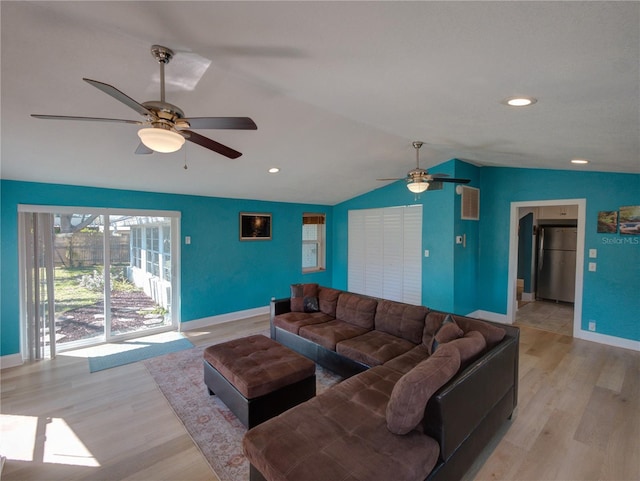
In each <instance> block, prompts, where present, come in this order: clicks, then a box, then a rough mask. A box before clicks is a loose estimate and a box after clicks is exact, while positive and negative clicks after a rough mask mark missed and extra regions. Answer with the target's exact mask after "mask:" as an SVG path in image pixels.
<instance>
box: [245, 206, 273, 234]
mask: <svg viewBox="0 0 640 481" xmlns="http://www.w3.org/2000/svg"><path fill="white" fill-rule="evenodd" d="M240 240H271V214H263V213H256V212H240Z"/></svg>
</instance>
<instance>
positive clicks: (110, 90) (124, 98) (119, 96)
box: [82, 78, 156, 118]
mask: <svg viewBox="0 0 640 481" xmlns="http://www.w3.org/2000/svg"><path fill="white" fill-rule="evenodd" d="M82 80H84V81H85V82H87V83H88V84H90V85H93V86H94V87H95V88H97V89H100V90H102V91H103V92H104V93H106V94H107V95H110V96H111V97H113V98H114V99H116V100H118V101H120V102H122V103H123V104H125V105H126V106H127V107H130V108H132V109H133V110H135V111H136V112H138V113H139V114H140V115H149V116H151V117H154V118H155V116H156V115H155V114H154V113H153V112H152V111H151V110H149V109H148V108H146V107H145V106H144V105H142V104H139V103H138V102H136V101H135V100H133V99H132V98H131V97H129V96H128V95H127V94H125V93H122V92H120V90H118V89H117V88H115V87H114V86H112V85H109V84H106V83H103V82H98V81H97V80H91V79H88V78H83V79H82Z"/></svg>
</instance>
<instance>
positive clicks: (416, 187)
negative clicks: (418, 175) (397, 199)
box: [407, 181, 429, 194]
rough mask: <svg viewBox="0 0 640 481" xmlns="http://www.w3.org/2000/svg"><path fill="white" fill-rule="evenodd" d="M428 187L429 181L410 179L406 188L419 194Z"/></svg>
mask: <svg viewBox="0 0 640 481" xmlns="http://www.w3.org/2000/svg"><path fill="white" fill-rule="evenodd" d="M428 188H429V182H424V181H411V182H409V183H408V184H407V189H409V190H410V191H411V192H413V193H414V194H421V193H422V192H424V191H425V190H427V189H428Z"/></svg>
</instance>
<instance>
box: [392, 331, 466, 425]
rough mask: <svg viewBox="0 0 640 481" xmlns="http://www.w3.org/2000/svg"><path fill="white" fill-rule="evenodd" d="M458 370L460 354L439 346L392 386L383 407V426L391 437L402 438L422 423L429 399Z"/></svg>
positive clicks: (452, 348) (450, 347)
mask: <svg viewBox="0 0 640 481" xmlns="http://www.w3.org/2000/svg"><path fill="white" fill-rule="evenodd" d="M459 368H460V353H459V352H458V349H456V348H455V347H454V346H452V345H451V344H450V343H447V344H443V345H442V346H440V348H439V349H438V350H437V351H436V352H435V353H434V354H432V355H431V357H429V358H428V359H426V360H425V361H422V362H421V363H420V364H418V365H417V366H416V367H414V368H413V369H412V370H411V371H409V372H408V373H406V374H404V375H403V376H402V377H401V378H400V380H399V381H398V382H397V383H396V385H395V386H394V388H393V392H392V393H391V398H390V399H389V403H388V404H387V426H388V428H389V431H391V432H392V433H394V434H406V433H408V432H410V431H411V430H413V429H415V428H416V427H417V426H418V424H420V422H421V421H422V418H423V416H424V410H425V407H426V405H427V401H429V398H430V397H431V396H432V395H433V393H435V392H436V391H437V390H438V389H440V388H441V387H442V386H444V384H445V383H446V382H447V381H449V380H450V379H451V378H452V377H453V376H454V375H455V374H456V372H458V369H459Z"/></svg>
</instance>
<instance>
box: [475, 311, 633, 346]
mask: <svg viewBox="0 0 640 481" xmlns="http://www.w3.org/2000/svg"><path fill="white" fill-rule="evenodd" d="M467 316H469V317H476V318H478V319H485V320H487V321H493V322H500V323H502V324H510V323H509V322H508V321H507V315H506V314H497V313H495V312H491V311H482V310H477V311H473V312H471V313H469V314H467ZM573 337H574V339H582V340H583V341H591V342H597V343H599V344H606V345H607V346H614V347H621V348H623V349H631V350H632V351H640V341H634V340H631V339H623V338H621V337H615V336H608V335H606V334H599V333H597V332H591V331H583V330H582V329H576V330H574V332H573Z"/></svg>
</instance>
